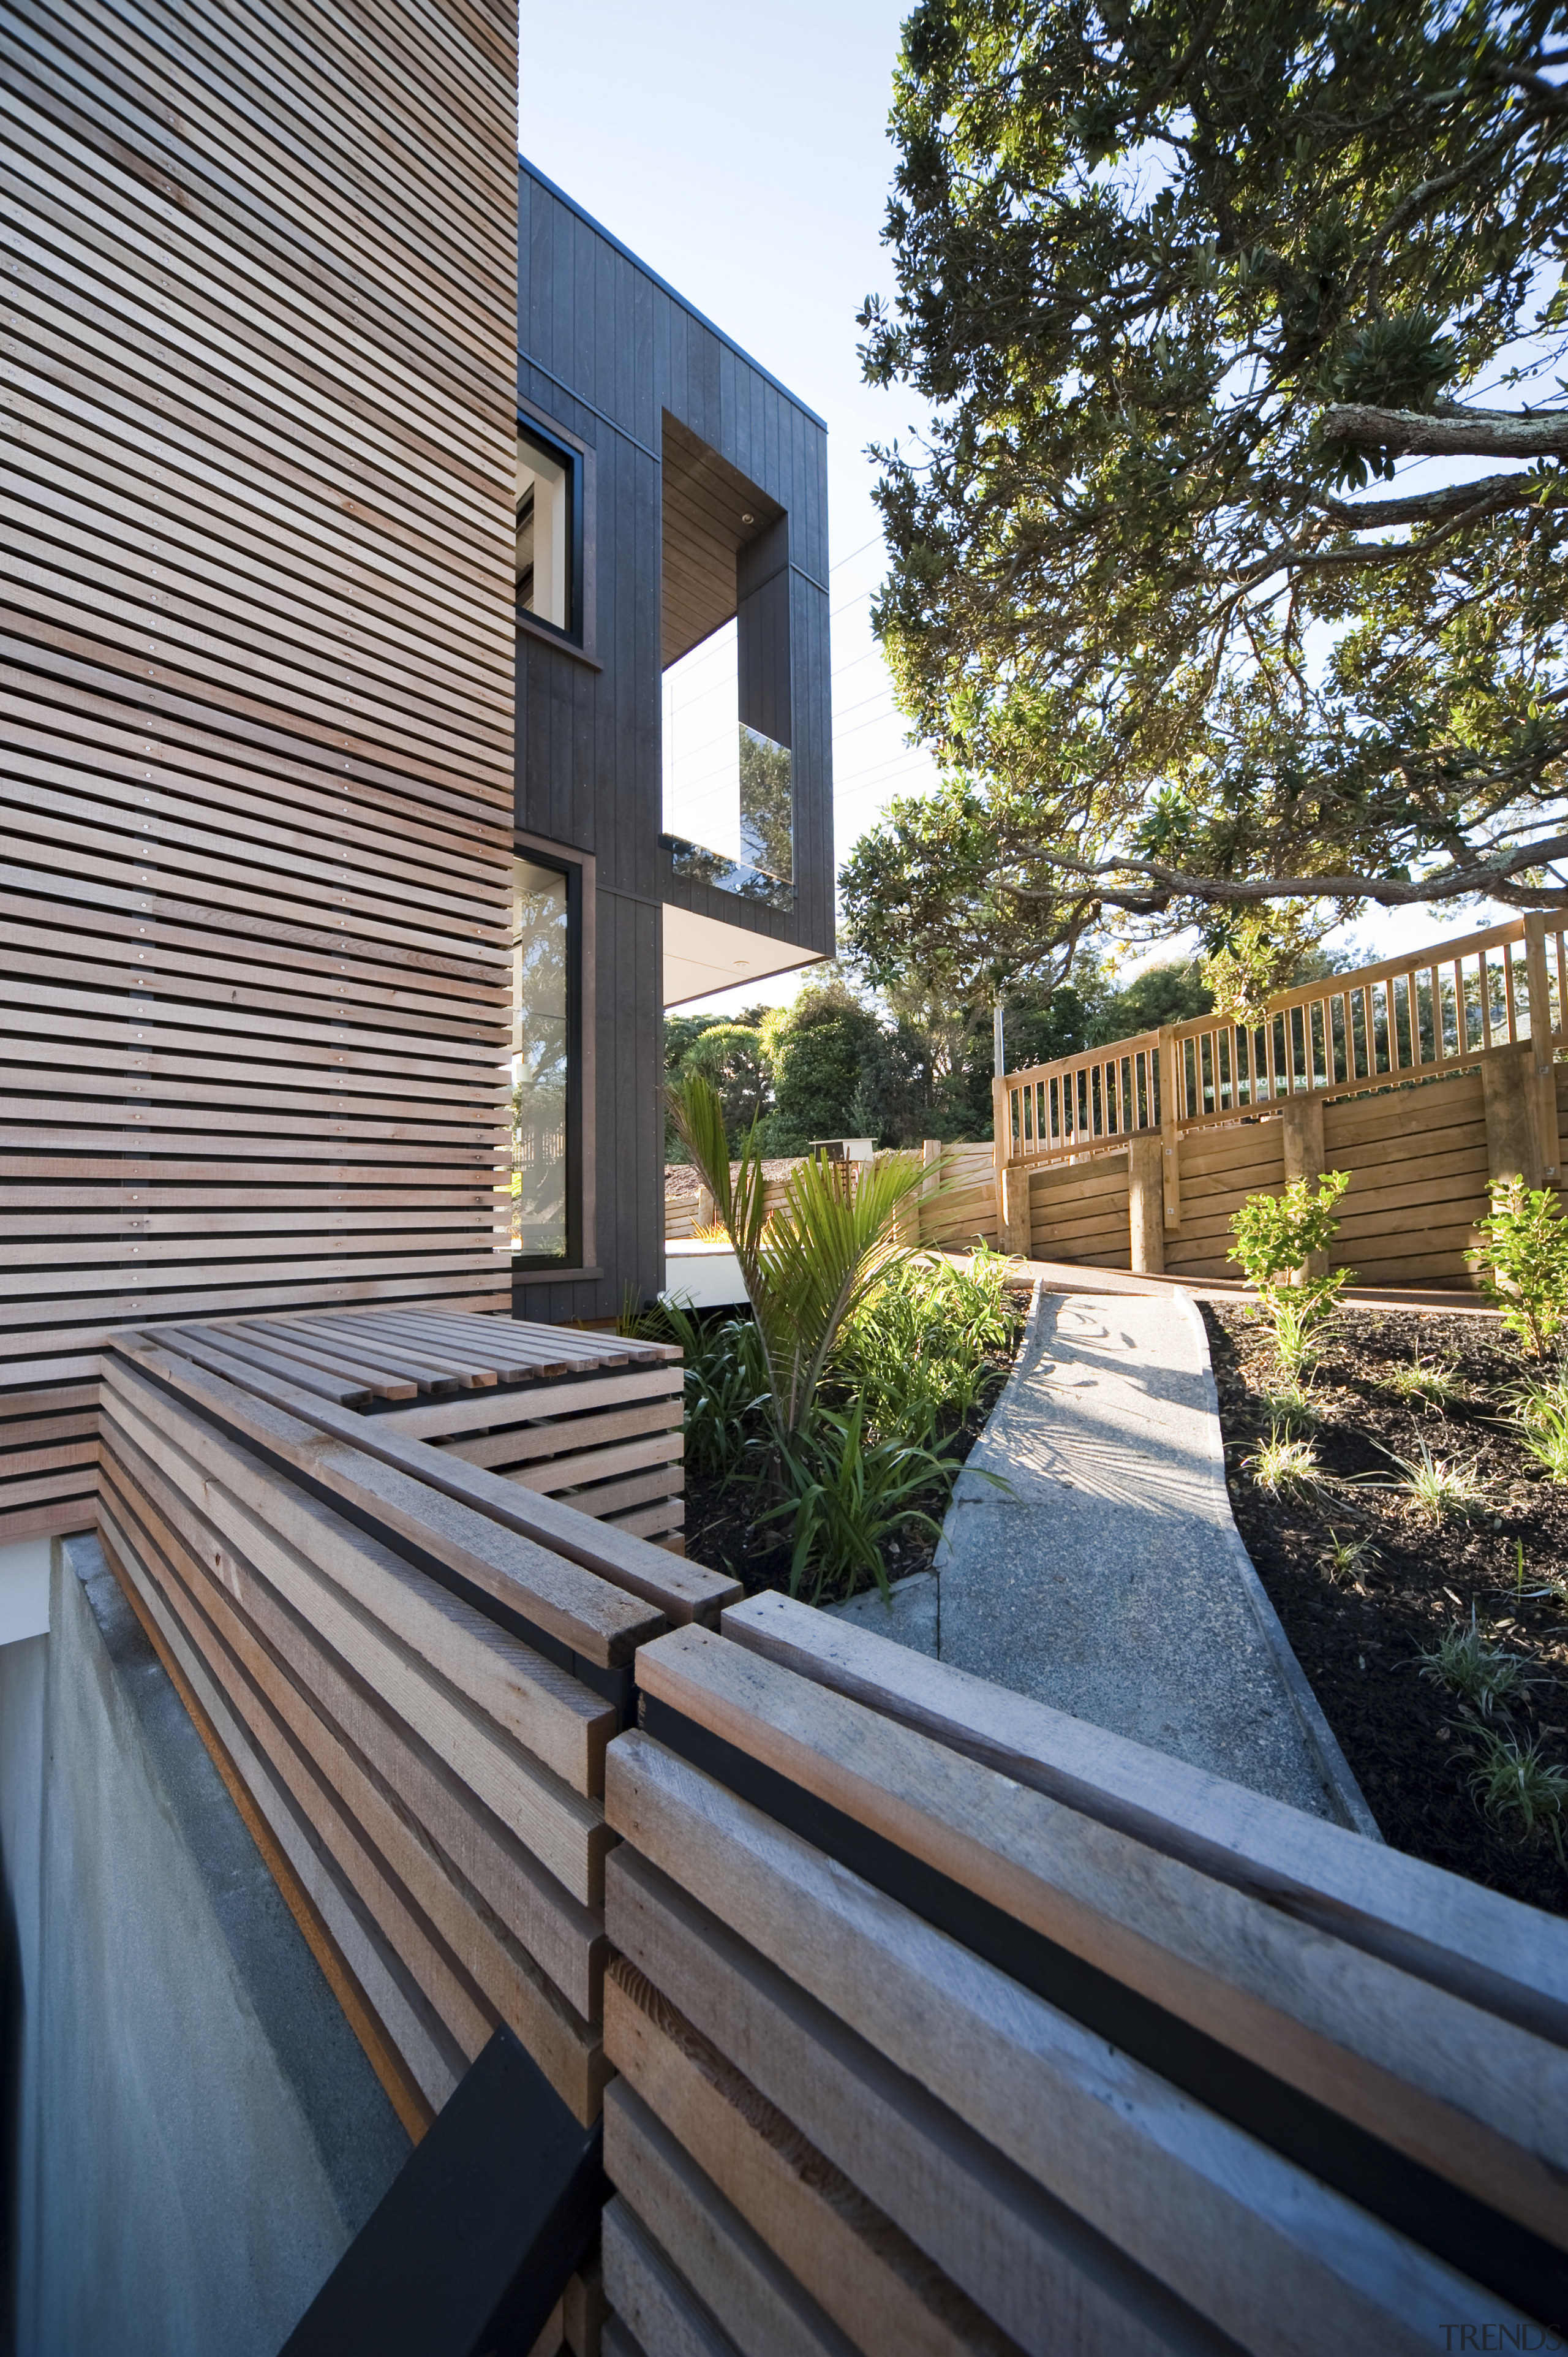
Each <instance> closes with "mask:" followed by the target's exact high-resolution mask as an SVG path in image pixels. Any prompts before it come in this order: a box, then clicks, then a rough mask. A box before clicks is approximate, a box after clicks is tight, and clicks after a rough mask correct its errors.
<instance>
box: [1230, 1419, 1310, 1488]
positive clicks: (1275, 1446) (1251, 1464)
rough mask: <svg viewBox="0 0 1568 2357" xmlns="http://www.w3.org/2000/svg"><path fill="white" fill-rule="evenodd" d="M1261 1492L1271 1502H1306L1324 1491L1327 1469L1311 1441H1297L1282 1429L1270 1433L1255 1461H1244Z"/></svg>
mask: <svg viewBox="0 0 1568 2357" xmlns="http://www.w3.org/2000/svg"><path fill="white" fill-rule="evenodd" d="M1241 1469H1242V1470H1243V1472H1246V1473H1250V1474H1251V1477H1252V1479H1253V1480H1254V1482H1255V1483H1256V1484H1257V1486H1258V1488H1259V1489H1260V1490H1262V1491H1265V1492H1266V1494H1267V1495H1268V1496H1269V1497H1271V1498H1306V1497H1311V1496H1313V1495H1315V1494H1316V1491H1319V1490H1321V1489H1322V1488H1323V1487H1324V1478H1323V1469H1322V1467H1321V1466H1320V1465H1319V1464H1318V1461H1317V1451H1316V1448H1314V1447H1313V1445H1312V1443H1311V1441H1310V1440H1303V1439H1300V1438H1298V1437H1293V1436H1292V1435H1291V1434H1290V1433H1288V1432H1283V1431H1282V1430H1281V1429H1280V1427H1279V1426H1278V1425H1273V1426H1270V1429H1269V1437H1268V1438H1267V1440H1261V1441H1260V1442H1259V1443H1258V1446H1257V1448H1255V1449H1254V1450H1253V1452H1252V1454H1251V1457H1244V1458H1242V1460H1241Z"/></svg>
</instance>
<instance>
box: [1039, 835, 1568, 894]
mask: <svg viewBox="0 0 1568 2357" xmlns="http://www.w3.org/2000/svg"><path fill="white" fill-rule="evenodd" d="M1037 856H1040V857H1041V858H1043V859H1044V860H1046V862H1047V864H1048V865H1049V866H1053V867H1067V868H1070V869H1071V870H1072V871H1073V872H1074V874H1075V875H1078V876H1081V877H1085V878H1086V879H1088V880H1090V882H1092V883H1093V884H1094V886H1095V887H1096V888H1097V897H1098V898H1100V899H1103V900H1107V901H1110V902H1111V904H1112V906H1113V907H1118V908H1140V907H1146V906H1147V904H1148V901H1149V897H1150V896H1149V886H1150V885H1152V886H1154V887H1155V890H1156V893H1157V894H1158V895H1159V905H1161V906H1166V907H1168V905H1169V903H1170V901H1171V900H1173V899H1190V900H1205V901H1208V902H1209V903H1210V904H1211V905H1213V906H1215V907H1232V908H1233V907H1248V906H1255V905H1256V904H1257V903H1258V902H1259V901H1262V900H1372V901H1375V902H1376V903H1377V904H1378V906H1379V907H1380V908H1384V909H1404V908H1410V907H1412V906H1414V905H1416V904H1418V903H1420V902H1422V901H1426V900H1456V899H1468V898H1469V897H1470V896H1471V895H1472V894H1474V893H1478V892H1491V891H1495V890H1496V889H1497V888H1498V886H1499V885H1503V884H1506V883H1507V881H1508V879H1509V877H1512V876H1517V875H1519V874H1520V871H1521V870H1522V869H1524V868H1527V867H1541V866H1549V865H1550V864H1551V862H1552V861H1553V860H1557V859H1562V858H1563V857H1568V834H1556V835H1550V836H1548V837H1547V838H1546V840H1545V841H1544V842H1541V843H1534V844H1525V845H1520V846H1517V847H1516V848H1515V849H1514V850H1512V851H1509V852H1505V853H1503V854H1502V855H1501V856H1499V857H1498V858H1495V859H1480V860H1477V859H1472V860H1471V861H1470V862H1469V864H1468V865H1467V866H1458V865H1455V866H1451V867H1448V868H1445V869H1441V870H1439V872H1438V873H1437V874H1436V875H1435V876H1426V877H1421V878H1420V879H1419V880H1418V881H1416V882H1413V883H1411V882H1406V881H1405V880H1404V879H1403V878H1402V877H1395V876H1348V875H1318V876H1313V875H1306V876H1252V877H1241V878H1240V879H1238V878H1236V877H1230V876H1191V875H1188V874H1187V871H1186V870H1185V869H1183V868H1180V867H1170V866H1166V865H1165V861H1164V860H1160V859H1139V858H1135V857H1133V856H1127V857H1125V858H1122V859H1107V860H1101V861H1099V862H1094V861H1090V860H1087V859H1074V858H1073V857H1072V856H1071V855H1070V853H1068V852H1065V851H1047V852H1042V853H1039V854H1038V855H1037ZM1117 876H1143V877H1147V879H1148V883H1147V884H1146V885H1145V886H1144V888H1142V890H1141V891H1137V892H1133V890H1132V888H1130V887H1122V888H1118V887H1117V886H1115V885H1114V884H1102V883H1101V878H1102V877H1103V878H1111V877H1117ZM1001 888H1002V890H1003V891H1004V892H1007V893H1009V894H1010V895H1011V896H1012V897H1013V898H1014V899H1020V900H1048V899H1052V898H1053V897H1054V895H1053V894H1052V893H1051V892H1049V891H1048V890H1043V889H1041V888H1037V887H1035V886H1031V885H1027V884H1006V883H1004V884H1003V885H1002V887H1001ZM1530 897H1531V899H1533V900H1535V901H1536V902H1537V904H1538V905H1540V906H1541V907H1552V908H1560V907H1563V906H1568V888H1561V889H1550V888H1549V889H1546V890H1543V891H1542V892H1541V893H1540V894H1535V893H1532V894H1531V896H1530Z"/></svg>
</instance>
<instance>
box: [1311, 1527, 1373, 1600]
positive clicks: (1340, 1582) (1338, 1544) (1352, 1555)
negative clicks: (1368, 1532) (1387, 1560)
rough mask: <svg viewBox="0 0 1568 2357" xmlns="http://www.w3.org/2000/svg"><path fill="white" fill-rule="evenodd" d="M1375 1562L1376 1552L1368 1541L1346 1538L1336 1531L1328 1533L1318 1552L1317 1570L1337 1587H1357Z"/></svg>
mask: <svg viewBox="0 0 1568 2357" xmlns="http://www.w3.org/2000/svg"><path fill="white" fill-rule="evenodd" d="M1377 1560H1378V1551H1377V1549H1376V1547H1375V1546H1373V1544H1371V1541H1370V1540H1369V1539H1358V1538H1346V1537H1344V1536H1343V1535H1342V1534H1340V1533H1339V1532H1338V1531H1330V1532H1329V1534H1328V1539H1327V1543H1326V1545H1324V1546H1323V1547H1322V1548H1320V1550H1319V1552H1318V1555H1317V1568H1318V1570H1319V1571H1321V1572H1324V1573H1326V1576H1327V1577H1328V1578H1330V1579H1331V1580H1332V1581H1333V1582H1334V1584H1335V1586H1336V1587H1359V1586H1360V1585H1361V1581H1362V1579H1363V1578H1364V1577H1365V1576H1366V1574H1367V1573H1368V1572H1369V1570H1370V1569H1371V1568H1372V1566H1373V1565H1374V1564H1375V1563H1376V1562H1377Z"/></svg>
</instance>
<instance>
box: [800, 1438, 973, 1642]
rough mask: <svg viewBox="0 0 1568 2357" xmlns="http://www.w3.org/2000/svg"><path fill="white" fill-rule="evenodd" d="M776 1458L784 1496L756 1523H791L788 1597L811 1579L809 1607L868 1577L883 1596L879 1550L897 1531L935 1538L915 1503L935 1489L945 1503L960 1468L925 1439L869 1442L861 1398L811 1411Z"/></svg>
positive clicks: (932, 1522)
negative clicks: (840, 1407) (842, 1410)
mask: <svg viewBox="0 0 1568 2357" xmlns="http://www.w3.org/2000/svg"><path fill="white" fill-rule="evenodd" d="M928 1431H929V1427H928ZM780 1458H781V1463H782V1467H783V1477H784V1485H785V1490H786V1495H785V1497H784V1499H783V1501H782V1502H781V1503H780V1504H779V1505H777V1506H775V1507H773V1508H772V1509H771V1511H770V1512H769V1513H768V1514H766V1515H764V1516H763V1517H762V1518H761V1519H762V1520H764V1521H775V1522H777V1521H782V1520H788V1521H789V1524H790V1540H791V1546H790V1556H789V1593H790V1595H791V1596H799V1595H800V1591H801V1588H802V1587H804V1586H805V1584H806V1581H807V1579H808V1577H809V1578H810V1581H811V1588H810V1593H809V1595H808V1597H807V1601H808V1602H809V1603H811V1604H820V1603H821V1602H822V1597H823V1594H824V1592H825V1591H826V1590H828V1589H829V1588H839V1587H842V1588H843V1591H844V1593H845V1594H847V1595H853V1594H854V1590H855V1589H856V1588H857V1587H863V1586H865V1585H867V1584H868V1580H867V1577H866V1575H869V1577H870V1579H874V1580H875V1582H876V1585H877V1587H879V1588H880V1589H881V1590H882V1592H883V1594H884V1595H885V1596H886V1593H887V1588H888V1582H887V1573H886V1566H884V1564H883V1560H882V1549H883V1547H884V1546H885V1545H886V1543H887V1541H888V1540H889V1539H891V1538H896V1537H897V1534H898V1533H899V1532H900V1531H905V1530H923V1531H925V1532H927V1533H928V1534H929V1536H930V1537H932V1538H935V1537H936V1536H937V1534H938V1533H939V1532H940V1528H941V1525H940V1523H939V1522H938V1521H937V1520H936V1518H935V1516H934V1515H932V1514H930V1513H929V1512H927V1511H926V1509H925V1508H924V1507H923V1506H922V1505H921V1504H920V1502H919V1501H920V1500H921V1499H922V1498H923V1497H927V1496H929V1494H930V1493H931V1491H933V1489H935V1490H937V1491H939V1492H940V1495H941V1497H942V1500H943V1502H944V1503H945V1501H946V1498H947V1497H949V1496H950V1494H951V1491H952V1484H953V1480H954V1477H955V1476H956V1474H957V1472H958V1466H957V1464H956V1463H955V1462H954V1460H953V1459H952V1458H950V1457H948V1456H944V1455H943V1454H942V1453H941V1452H940V1450H938V1449H935V1448H931V1447H930V1446H929V1438H928V1437H925V1436H922V1437H920V1438H919V1439H917V1440H909V1439H903V1438H900V1437H897V1436H893V1435H889V1436H888V1437H886V1438H884V1439H881V1440H872V1439H868V1438H867V1437H866V1433H865V1411H864V1409H863V1408H862V1406H861V1404H860V1402H859V1401H858V1400H857V1401H856V1402H855V1404H854V1406H853V1407H852V1408H851V1409H850V1411H849V1413H848V1415H835V1414H834V1412H833V1410H832V1408H826V1407H818V1408H817V1409H815V1410H814V1412H813V1413H812V1415H811V1417H810V1419H809V1420H808V1421H807V1422H806V1423H805V1424H803V1425H802V1426H800V1427H799V1428H798V1429H797V1431H796V1432H795V1433H794V1434H793V1435H792V1436H791V1437H790V1439H789V1442H788V1443H787V1444H786V1446H785V1447H784V1448H782V1450H781V1451H780Z"/></svg>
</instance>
